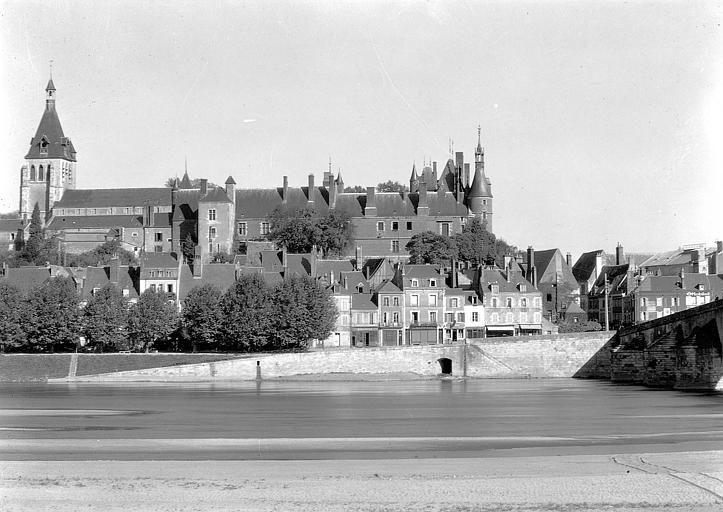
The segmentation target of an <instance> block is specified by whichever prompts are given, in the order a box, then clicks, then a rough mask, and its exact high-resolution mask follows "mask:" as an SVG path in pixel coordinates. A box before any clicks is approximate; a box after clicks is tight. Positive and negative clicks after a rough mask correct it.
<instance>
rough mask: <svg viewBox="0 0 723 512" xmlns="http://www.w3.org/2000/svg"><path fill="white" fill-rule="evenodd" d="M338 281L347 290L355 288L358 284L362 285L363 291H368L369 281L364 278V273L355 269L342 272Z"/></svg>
mask: <svg viewBox="0 0 723 512" xmlns="http://www.w3.org/2000/svg"><path fill="white" fill-rule="evenodd" d="M339 282H340V283H341V284H342V285H343V286H344V287H345V288H346V289H347V290H355V289H356V287H357V285H358V284H361V285H362V286H363V287H364V291H369V290H370V288H371V287H370V286H369V282H368V281H367V280H366V279H365V278H364V274H362V273H361V272H359V271H357V270H355V271H353V272H342V273H341V275H340V276H339Z"/></svg>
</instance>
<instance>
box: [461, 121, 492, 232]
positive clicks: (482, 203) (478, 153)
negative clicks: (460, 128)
mask: <svg viewBox="0 0 723 512" xmlns="http://www.w3.org/2000/svg"><path fill="white" fill-rule="evenodd" d="M467 207H468V208H469V213H470V217H477V218H478V219H480V220H481V221H482V222H484V223H485V224H487V231H489V232H490V233H492V183H491V182H490V180H489V178H488V177H487V176H485V152H484V149H482V127H477V149H475V152H474V179H473V180H472V186H471V187H470V188H469V192H467Z"/></svg>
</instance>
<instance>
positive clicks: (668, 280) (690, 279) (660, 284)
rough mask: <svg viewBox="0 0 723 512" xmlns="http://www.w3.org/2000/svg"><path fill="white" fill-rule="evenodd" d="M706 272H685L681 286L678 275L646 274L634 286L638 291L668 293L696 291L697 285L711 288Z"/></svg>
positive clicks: (707, 288) (706, 288)
mask: <svg viewBox="0 0 723 512" xmlns="http://www.w3.org/2000/svg"><path fill="white" fill-rule="evenodd" d="M710 277H712V276H708V275H707V274H692V273H691V274H685V276H684V278H683V285H684V287H683V288H680V277H679V276H652V275H646V276H645V277H644V279H643V280H642V281H641V282H640V283H639V284H638V286H637V287H636V288H635V291H639V292H653V293H654V292H659V293H669V292H675V291H680V290H681V289H682V290H687V291H696V290H697V288H696V287H697V286H698V285H703V287H704V289H705V290H712V289H713V284H712V283H711V279H710Z"/></svg>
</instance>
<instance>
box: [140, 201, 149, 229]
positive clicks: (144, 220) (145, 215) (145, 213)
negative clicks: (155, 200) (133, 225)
mask: <svg viewBox="0 0 723 512" xmlns="http://www.w3.org/2000/svg"><path fill="white" fill-rule="evenodd" d="M141 223H142V224H143V227H146V226H148V206H144V207H143V218H142V219H141Z"/></svg>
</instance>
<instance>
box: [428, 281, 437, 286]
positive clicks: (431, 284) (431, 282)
mask: <svg viewBox="0 0 723 512" xmlns="http://www.w3.org/2000/svg"><path fill="white" fill-rule="evenodd" d="M429 286H430V287H431V288H436V287H437V280H436V279H430V280H429Z"/></svg>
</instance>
